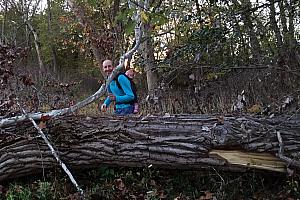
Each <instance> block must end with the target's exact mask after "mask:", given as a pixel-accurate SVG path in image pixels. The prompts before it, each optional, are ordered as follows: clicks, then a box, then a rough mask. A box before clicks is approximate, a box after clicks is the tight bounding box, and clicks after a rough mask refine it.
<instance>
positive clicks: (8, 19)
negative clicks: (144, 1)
mask: <svg viewBox="0 0 300 200" xmlns="http://www.w3.org/2000/svg"><path fill="white" fill-rule="evenodd" d="M131 3H135V4H137V5H138V2H134V1H132V2H131ZM71 4H75V5H76V8H74V7H72V6H70V5H71ZM299 4H300V3H299V1H296V0H269V1H250V0H242V1H237V0H232V1H227V0H225V1H214V0H210V1H205V0H203V1H202V0H201V1H181V0H174V1H163V0H161V1H158V0H154V1H150V2H149V7H147V8H145V9H144V10H143V12H142V13H141V16H142V22H143V36H142V44H141V47H140V49H139V50H138V51H137V52H136V53H135V54H134V56H133V57H132V59H131V61H130V66H131V67H133V68H134V69H135V70H136V71H137V72H138V75H137V77H136V80H135V82H136V84H137V85H138V93H139V96H140V97H139V99H140V104H141V108H142V109H141V114H148V113H156V114H166V113H167V114H168V113H169V114H176V113H188V114H195V113H202V114H204V113H232V112H233V111H236V109H238V110H239V112H240V111H242V112H247V113H251V114H265V115H269V116H271V115H272V114H274V113H275V114H280V113H299V104H300V103H299V101H300V98H299V95H300V90H299V83H300V81H299V80H300V78H299V77H300V47H299V40H300V39H299V37H300V25H299V24H300V23H299V20H300V18H299V16H300V13H299V12H300V9H299V6H300V5H299ZM133 13H134V10H133V9H130V8H129V6H128V2H127V1H122V0H103V1H96V0H87V1H73V0H72V1H71V0H68V1H63V0H47V1H42V2H41V1H39V0H31V1H21V0H20V1H19V0H5V1H4V0H2V1H1V2H0V24H1V29H0V30H1V38H0V39H1V52H2V53H3V55H4V54H7V52H9V53H10V55H12V56H13V57H15V60H14V62H13V65H11V64H12V63H8V64H7V63H6V62H5V59H4V58H3V57H2V58H1V59H2V60H4V61H3V62H2V63H1V70H2V71H1V87H2V90H3V92H2V94H1V97H0V100H1V105H4V102H7V101H8V100H9V99H11V97H12V96H11V94H12V92H11V91H13V90H12V88H14V89H15V88H16V86H17V85H18V84H12V85H9V86H8V85H7V83H6V81H5V80H8V79H9V78H8V77H11V76H13V75H12V74H18V77H17V78H16V79H15V81H14V83H17V82H18V80H19V81H20V82H23V83H24V85H23V86H20V87H21V90H18V96H22V97H23V99H22V101H23V105H25V107H26V109H27V110H28V111H31V112H33V111H37V110H39V111H48V110H51V109H54V108H63V107H68V106H70V105H73V104H74V103H75V102H77V101H79V100H81V99H83V98H85V97H86V96H89V95H90V94H92V93H94V92H95V91H96V90H97V89H98V88H99V86H100V83H101V82H103V81H104V78H103V76H102V74H101V70H100V68H101V62H102V61H103V60H104V59H108V58H109V59H112V60H113V61H114V63H115V64H117V63H118V59H119V57H120V55H122V54H123V53H124V52H126V51H127V50H128V49H130V48H131V47H132V46H133V45H134V39H135V38H134V23H135V22H134V21H133V20H132V18H131V17H132V15H133ZM20 52H21V53H20ZM4 64H5V65H4ZM7 67H8V68H9V69H10V67H11V68H13V73H12V71H11V70H8V68H7ZM7 70H8V71H7ZM28 85H34V88H35V89H36V90H38V91H39V92H40V93H41V94H43V95H41V96H40V98H42V99H43V101H42V102H43V103H42V104H36V101H35V99H36V98H35V96H34V94H33V93H34V92H33V90H34V89H32V88H28V87H27V86H28ZM18 86H19V85H18ZM238 95H240V96H239V98H242V99H243V102H244V104H243V107H238V108H237V104H236V103H237V101H240V99H238ZM290 103H292V104H293V106H287V104H290ZM19 112H20V111H19V108H18V107H17V106H15V107H13V106H12V107H9V105H8V104H5V107H4V106H3V107H2V108H1V115H2V116H4V115H6V116H13V115H16V113H19ZM81 112H85V113H91V112H94V113H96V114H99V113H98V111H97V106H96V105H94V104H93V105H91V106H90V107H89V108H87V109H86V110H82V111H81Z"/></svg>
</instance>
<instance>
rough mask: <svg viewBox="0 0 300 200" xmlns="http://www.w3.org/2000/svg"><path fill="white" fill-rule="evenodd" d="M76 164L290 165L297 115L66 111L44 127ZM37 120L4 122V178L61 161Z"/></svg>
mask: <svg viewBox="0 0 300 200" xmlns="http://www.w3.org/2000/svg"><path fill="white" fill-rule="evenodd" d="M43 131H44V133H45V134H46V135H47V137H48V138H49V140H50V141H51V143H52V144H53V145H54V146H55V150H56V151H57V153H58V155H59V156H60V158H61V159H62V161H63V162H64V163H65V164H67V166H68V167H70V168H71V169H76V168H93V167H98V166H100V165H102V164H108V165H117V166H130V167H144V166H149V165H152V166H153V167H157V168H177V169H179V168H182V169H202V168H209V167H216V168H220V169H226V170H247V169H249V168H259V169H263V170H272V171H275V172H285V171H286V168H287V167H289V168H293V169H296V170H297V169H298V168H299V167H298V166H297V165H293V163H291V162H287V161H286V160H283V159H280V158H279V157H280V156H279V155H278V152H279V148H280V143H279V140H278V136H277V135H278V132H279V133H280V136H281V137H282V144H283V150H284V155H285V156H287V157H288V158H290V159H291V160H292V161H293V162H294V161H295V162H299V160H300V116H299V115H294V116H278V117H274V118H272V119H269V118H263V117H253V116H252V117H251V116H238V117H237V116H221V117H219V116H211V115H178V116H164V117H158V116H148V117H140V118H137V117H124V118H111V117H97V118H95V117H85V116H64V117H60V118H55V119H51V120H49V121H47V123H46V126H45V127H44V128H43ZM57 165H58V164H57V162H56V160H55V158H54V157H53V155H52V154H51V152H50V150H49V149H48V147H47V145H46V144H45V143H44V141H43V140H42V138H41V137H40V136H39V135H38V133H37V130H36V129H35V128H34V127H33V126H32V124H31V123H30V122H29V121H27V122H22V123H20V124H15V125H11V126H7V127H3V128H1V132H0V181H3V180H6V179H11V178H15V177H20V176H26V175H30V174H34V173H39V172H41V171H42V170H43V169H44V170H47V169H51V168H54V167H55V166H57Z"/></svg>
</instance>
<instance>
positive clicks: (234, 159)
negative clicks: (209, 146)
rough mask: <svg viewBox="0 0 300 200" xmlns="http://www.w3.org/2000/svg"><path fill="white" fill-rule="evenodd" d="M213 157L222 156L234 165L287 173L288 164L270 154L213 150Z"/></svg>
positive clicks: (211, 153)
mask: <svg viewBox="0 0 300 200" xmlns="http://www.w3.org/2000/svg"><path fill="white" fill-rule="evenodd" d="M209 155H211V156H215V155H217V156H220V157H221V158H223V159H225V160H226V162H228V163H230V164H232V165H242V166H246V167H251V168H257V169H266V170H270V171H277V172H286V163H285V162H283V161H281V160H280V159H279V158H277V157H276V156H274V155H272V154H269V153H252V152H242V151H231V150H212V151H210V152H209Z"/></svg>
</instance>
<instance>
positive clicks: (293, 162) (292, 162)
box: [276, 131, 300, 168]
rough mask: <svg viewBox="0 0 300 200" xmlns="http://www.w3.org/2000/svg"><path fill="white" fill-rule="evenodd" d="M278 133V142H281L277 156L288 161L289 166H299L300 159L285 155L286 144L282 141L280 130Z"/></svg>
mask: <svg viewBox="0 0 300 200" xmlns="http://www.w3.org/2000/svg"><path fill="white" fill-rule="evenodd" d="M276 134H277V139H278V142H279V150H278V153H277V156H278V157H279V158H280V159H281V160H283V161H285V162H287V163H288V166H295V167H298V168H299V167H300V162H299V161H297V160H294V159H292V158H289V157H287V156H285V155H284V144H283V142H282V137H281V135H280V132H279V131H277V132H276Z"/></svg>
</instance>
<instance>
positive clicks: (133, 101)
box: [114, 73, 138, 105]
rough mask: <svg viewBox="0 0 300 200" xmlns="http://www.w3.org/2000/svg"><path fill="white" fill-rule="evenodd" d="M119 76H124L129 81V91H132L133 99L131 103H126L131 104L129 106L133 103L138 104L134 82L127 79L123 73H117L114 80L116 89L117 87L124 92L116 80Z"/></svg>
mask: <svg viewBox="0 0 300 200" xmlns="http://www.w3.org/2000/svg"><path fill="white" fill-rule="evenodd" d="M121 74H122V75H124V76H125V77H126V78H127V79H128V80H129V81H130V86H131V90H132V92H133V95H134V99H133V100H132V101H130V102H128V103H129V104H131V105H133V104H134V103H137V102H138V101H137V94H136V86H135V84H134V82H133V81H132V79H131V78H129V77H128V76H127V75H126V74H125V73H119V74H118V75H117V76H116V77H115V78H114V80H115V81H116V84H117V87H118V88H119V89H120V90H122V91H123V92H124V90H123V88H122V87H121V84H120V83H119V80H118V78H119V76H120V75H121Z"/></svg>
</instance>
